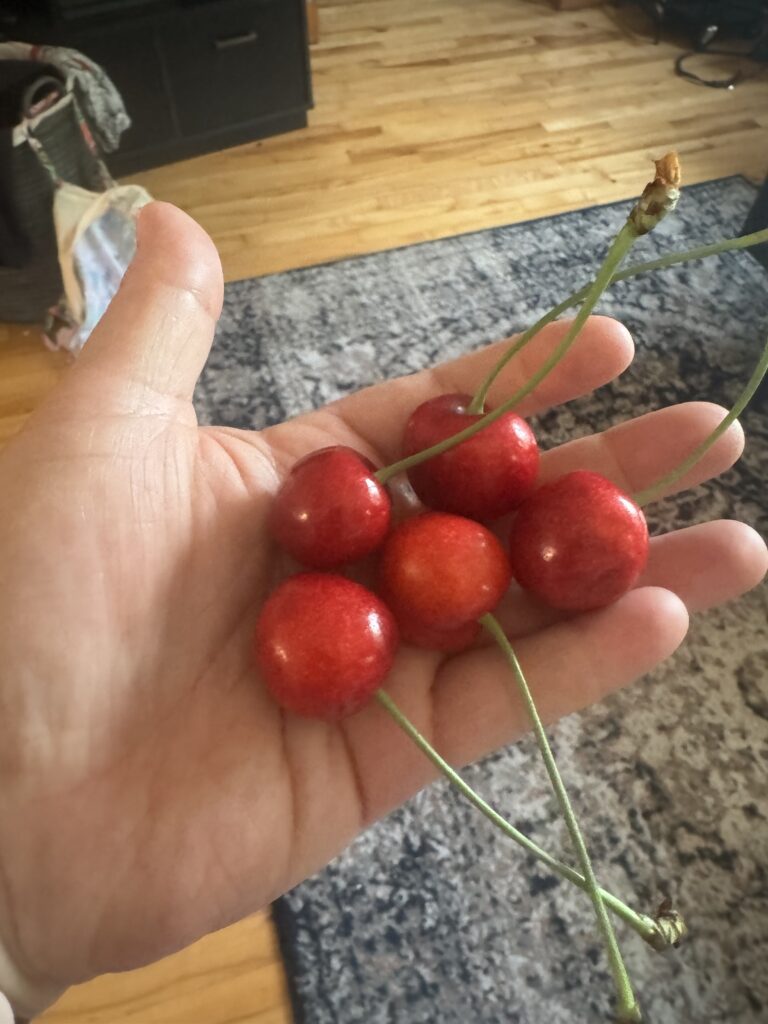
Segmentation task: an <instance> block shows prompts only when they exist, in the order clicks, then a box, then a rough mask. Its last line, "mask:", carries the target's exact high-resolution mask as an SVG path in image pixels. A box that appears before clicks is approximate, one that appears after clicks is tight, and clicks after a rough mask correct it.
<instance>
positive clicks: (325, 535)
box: [270, 445, 392, 569]
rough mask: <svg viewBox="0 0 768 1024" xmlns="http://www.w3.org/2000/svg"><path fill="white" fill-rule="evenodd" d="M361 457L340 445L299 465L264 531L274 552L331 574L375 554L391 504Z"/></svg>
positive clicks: (386, 527) (278, 497)
mask: <svg viewBox="0 0 768 1024" xmlns="http://www.w3.org/2000/svg"><path fill="white" fill-rule="evenodd" d="M374 472H375V469H374V466H373V464H372V463H371V462H369V461H368V459H366V458H365V457H364V456H362V455H360V454H359V453H358V452H356V451H354V450H353V449H352V448H346V447H344V446H342V445H338V446H336V447H331V448H321V449H320V450H319V451H316V452H312V454H311V455H307V456H305V458H303V459H300V460H299V461H298V462H297V463H296V465H295V466H294V467H293V468H292V469H291V471H290V473H289V474H288V476H287V477H286V478H285V480H284V481H283V484H282V486H281V487H280V490H279V491H278V492H277V495H276V496H275V500H274V503H273V505H272V510H271V513H270V530H271V533H272V536H273V537H274V538H275V540H276V541H277V543H278V544H279V545H280V547H281V548H282V549H283V550H284V551H287V552H288V554H290V555H293V557H294V558H295V559H296V561H297V562H301V563H302V565H307V566H310V567H311V568H313V569H333V568H336V567H337V566H340V565H343V564H344V563H346V562H354V561H355V560H356V559H358V558H363V557H364V556H365V555H368V554H370V553H371V552H372V551H375V550H376V548H378V547H379V546H380V545H381V543H382V542H383V540H384V538H385V537H386V535H387V532H388V531H389V525H390V519H391V514H392V503H391V501H390V498H389V494H388V493H387V490H386V488H385V487H383V486H382V484H380V483H379V481H378V480H377V479H376V477H375V476H374Z"/></svg>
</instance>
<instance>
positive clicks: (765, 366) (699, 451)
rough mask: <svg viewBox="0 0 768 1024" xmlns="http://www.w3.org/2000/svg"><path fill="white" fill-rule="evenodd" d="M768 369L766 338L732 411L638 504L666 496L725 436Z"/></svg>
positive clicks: (641, 493) (640, 497)
mask: <svg viewBox="0 0 768 1024" xmlns="http://www.w3.org/2000/svg"><path fill="white" fill-rule="evenodd" d="M767 371H768V339H766V342H765V346H764V347H763V353H762V355H761V356H760V360H759V361H758V364H757V366H756V367H755V370H754V373H753V374H752V376H751V377H750V378H749V381H748V382H747V385H746V387H745V388H744V390H743V391H742V392H741V394H740V395H739V397H738V398H737V399H736V402H735V403H734V405H733V407H732V408H731V411H730V412H729V413H728V415H727V416H726V417H725V418H724V419H723V420H722V421H721V422H720V423H719V424H718V425H717V426H716V427H715V429H714V430H713V431H712V433H711V434H709V435H708V436H707V437H706V438H705V439H704V440H703V441H702V442H701V444H700V445H698V446H697V447H696V448H694V449H693V451H692V452H691V454H690V455H689V456H688V458H686V459H683V461H682V462H681V463H680V465H679V466H677V467H676V468H675V469H672V470H670V472H669V473H667V474H665V475H664V476H663V477H661V479H659V480H657V481H656V483H654V484H651V486H650V487H646V488H645V490H642V491H639V492H638V493H637V494H634V495H633V496H632V498H633V500H634V501H635V502H636V503H637V504H638V505H647V504H648V503H649V502H651V501H656V499H657V498H661V497H663V496H664V492H665V491H666V490H667V488H669V487H672V486H673V485H674V484H676V483H677V482H678V480H680V479H681V478H682V477H684V476H685V475H686V473H688V472H690V470H691V469H693V467H694V466H695V465H696V463H697V462H698V461H699V460H700V459H702V458H703V457H704V456H705V455H706V453H707V452H708V451H709V449H710V448H711V447H712V445H713V444H714V443H715V442H716V441H717V440H718V439H719V438H720V437H722V436H723V434H724V433H725V432H726V430H727V429H728V428H729V427H730V425H731V424H732V423H733V421H734V420H735V419H737V418H738V417H739V416H740V415H741V414H742V412H743V411H744V409H745V408H746V407H747V405H748V404H749V402H750V400H751V399H752V396H753V395H754V393H755V392H756V391H757V389H758V387H759V386H760V381H761V380H762V379H763V377H764V376H765V374H766V372H767Z"/></svg>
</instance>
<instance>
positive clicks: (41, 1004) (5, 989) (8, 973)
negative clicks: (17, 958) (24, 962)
mask: <svg viewBox="0 0 768 1024" xmlns="http://www.w3.org/2000/svg"><path fill="white" fill-rule="evenodd" d="M63 991H64V989H63V988H61V987H60V986H57V985H50V984H45V985H44V984H40V983H35V982H33V981H31V980H30V979H29V978H27V977H25V976H24V974H23V973H22V972H21V971H20V970H19V969H18V968H17V967H16V965H15V964H14V962H13V961H12V960H11V957H10V955H9V953H8V951H7V950H6V949H5V947H4V945H3V942H2V939H0V1024H6V1018H7V1019H8V1020H9V1021H10V1022H11V1024H13V1022H14V1020H15V1022H16V1024H24V1022H25V1021H27V1020H30V1021H31V1020H32V1018H33V1017H35V1016H37V1015H38V1014H40V1013H42V1012H43V1010H47V1009H48V1007H49V1006H51V1005H52V1004H53V1003H55V1002H56V1000H57V999H58V998H59V996H60V995H61V994H62V992H63ZM3 997H4V998H3ZM4 1001H5V1002H6V1003H7V1004H9V1006H10V1010H11V1011H12V1014H13V1015H12V1016H10V1015H9V1012H8V1011H7V1010H6V1008H5V1007H4V1005H3V1002H4ZM4 1014H5V1016H4Z"/></svg>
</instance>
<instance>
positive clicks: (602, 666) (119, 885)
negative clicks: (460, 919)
mask: <svg viewBox="0 0 768 1024" xmlns="http://www.w3.org/2000/svg"><path fill="white" fill-rule="evenodd" d="M220 302H221V278H220V269H219V264H218V258H217V256H216V253H215V250H214V249H213V246H212V245H211V243H210V241H209V240H208V239H207V237H206V236H205V235H204V234H203V233H202V231H201V230H200V229H199V228H198V227H197V226H196V225H195V224H194V223H193V222H191V221H190V220H189V219H188V218H186V217H185V216H184V215H183V214H181V213H180V212H179V211H177V210H174V209H173V208H172V207H167V206H163V205H162V204H153V205H152V206H150V207H148V208H147V209H146V210H145V211H144V212H143V214H142V217H141V221H140V246H139V254H138V256H137V258H136V260H135V262H134V265H133V266H132V268H131V270H130V271H129V274H128V275H127V277H126V280H125V282H124V285H123V287H122V289H121V292H120V294H119V296H118V297H117V298H116V300H115V302H114V303H113V305H112V307H111V308H110V310H109V311H108V313H107V315H106V316H105V318H104V320H103V321H102V324H101V325H100V327H99V330H98V332H97V334H96V335H94V337H93V338H92V339H91V341H90V342H89V344H88V346H87V347H86V349H85V351H84V353H83V355H82V357H81V358H80V360H79V361H78V363H77V364H76V365H75V366H74V367H73V368H72V369H71V370H70V371H69V372H68V374H67V375H66V378H65V379H64V381H63V382H62V383H61V385H60V386H59V388H58V389H57V390H56V391H55V392H54V394H53V395H52V396H51V397H50V399H49V400H48V401H47V403H46V404H45V405H44V406H43V407H42V408H41V409H40V410H38V412H37V413H36V414H35V416H34V417H33V418H32V420H31V421H30V423H29V424H28V426H27V428H26V429H25V431H24V432H23V433H22V434H21V435H20V436H19V437H18V438H17V439H16V440H15V441H14V442H13V443H12V444H10V445H9V446H8V447H7V448H6V450H5V451H4V452H2V454H0V565H2V567H3V593H2V596H0V603H1V605H2V607H1V609H0V611H1V612H2V614H0V666H1V667H0V710H1V712H2V717H1V719H0V944H2V945H4V946H5V947H6V950H7V951H8V952H9V953H10V955H11V957H12V959H13V960H14V961H15V963H16V966H17V967H18V968H19V969H20V971H21V972H22V973H23V974H24V975H25V976H26V979H27V980H28V982H29V983H30V985H31V986H32V988H33V989H34V990H35V991H36V992H37V993H39V997H40V999H41V1000H44V999H45V998H46V997H52V995H53V994H54V993H55V991H56V990H57V989H60V988H62V987H64V986H66V985H67V984H69V983H72V982H74V981H79V980H82V979H85V978H86V977H88V976H90V975H92V974H95V973H99V972H103V971H107V970H117V969H123V968H128V967H133V966H136V965H139V964H141V963H144V962H147V961H149V960H152V959H155V958H157V957H159V956H161V955H164V954H165V953H168V952H170V951H172V950H174V949H176V948H178V947H180V946H182V945H184V944H186V943H188V942H190V941H192V940H193V939H194V938H196V937H197V936H199V935H201V934H202V933H204V932H206V931H209V930H212V929H214V928H217V927H220V926H222V925H224V924H227V923H229V922H231V921H233V920H235V919H237V918H239V917H241V916H243V915H244V914H246V913H249V912H251V911H253V910H255V909H256V908H258V907H259V906H262V905H264V904H265V903H267V902H268V901H270V900H271V899H273V898H274V897H275V896H277V895H278V894H279V893H280V892H282V891H284V890H285V889H286V888H288V887H290V886H292V885H294V884H295V883H297V882H298V881H300V880H301V879H302V878H304V877H306V876H307V875H309V874H311V873H312V872H313V871H315V870H317V869H318V868H320V867H321V866H322V865H323V864H324V863H326V862H327V860H328V859H329V858H330V857H332V856H333V855H334V854H335V853H337V852H338V851H339V850H341V849H342V848H343V847H344V846H345V845H346V844H347V843H348V842H349V841H350V839H351V838H352V837H353V836H354V835H355V834H356V833H357V832H358V831H359V830H360V829H361V828H362V827H364V826H365V825H366V824H367V823H369V822H370V821H372V820H374V819H375V818H376V817H378V816H380V815H381V814H383V813H385V812H386V811H388V810H390V809H391V808H392V807H394V806H395V805H396V804H397V803H399V802H400V801H402V800H403V799H405V798H406V797H407V796H408V795H409V794H411V793H412V792H414V791H415V790H416V789H417V788H418V787H420V786H422V785H423V784H424V783H425V782H426V781H428V779H429V778H430V767H429V765H428V763H427V762H426V761H425V760H424V759H423V757H422V755H421V754H420V753H419V752H418V751H416V750H415V749H412V748H411V747H410V746H409V742H408V741H407V739H405V737H403V736H402V735H401V734H399V733H398V731H397V729H396V727H395V726H394V724H393V723H392V722H391V721H390V720H389V719H388V718H387V717H386V715H385V713H384V712H383V710H382V709H381V708H379V707H378V706H376V705H374V706H371V707H369V708H367V709H366V710H364V711H363V712H361V713H360V714H358V715H356V716H353V717H352V718H350V719H348V720H346V721H345V722H343V723H342V724H340V725H329V724H326V723H322V722H318V721H311V720H304V719H300V718H297V717H294V716H291V715H288V714H283V713H282V712H281V711H280V709H279V708H277V707H276V706H275V705H274V703H273V702H272V700H271V698H270V697H269V695H268V694H267V692H266V690H265V689H264V687H263V685H262V684H261V682H260V681H259V679H258V678H257V676H256V675H255V672H254V669H253V666H252V661H251V657H250V636H251V633H252V630H253V625H254V621H255V618H256V615H257V612H258V608H259V605H260V603H261V601H262V600H263V599H264V597H265V595H266V594H267V593H268V591H269V590H270V588H271V587H272V586H273V585H274V583H275V581H276V580H277V579H279V578H280V577H281V575H282V574H284V573H285V572H286V571H288V570H289V569H290V567H289V566H288V564H287V563H286V562H285V561H284V560H283V559H282V557H281V556H280V555H279V553H277V552H276V551H275V550H274V548H273V546H272V545H271V543H270V540H269V537H268V536H267V533H266V530H265V515H266V511H267V509H268V507H269V503H270V501H271V498H272V496H273V495H274V493H275V490H276V488H277V487H278V485H279V482H280V480H281V478H282V476H283V475H284V473H285V472H286V470H287V468H288V467H290V465H291V464H292V463H293V461H295V459H296V458H297V457H299V456H301V455H303V454H305V453H306V452H308V451H311V450H313V449H316V448H319V447H322V446H323V445H327V444H332V443H343V444H349V445H352V446H353V447H355V448H357V449H359V450H361V451H363V452H364V453H366V454H367V455H369V456H370V457H371V458H373V459H375V460H376V461H378V462H379V463H383V462H386V461H391V460H392V459H393V457H395V456H396V454H397V446H398V434H399V432H400V430H401V429H402V425H403V423H404V420H405V418H406V416H407V414H408V413H409V411H410V410H411V409H412V408H413V407H414V406H415V405H416V404H418V402H419V401H421V400H423V399H424V398H426V397H428V396H430V395H432V394H435V393H438V392H440V391H445V390H451V391H455V390H463V391H471V390H472V389H473V387H474V386H475V385H476V384H477V383H478V382H479V380H480V379H481V377H482V376H483V375H484V373H485V372H486V370H487V369H488V368H489V366H490V365H491V364H492V363H493V362H494V361H495V359H496V358H497V357H498V351H497V350H494V349H493V348H491V349H488V350H485V351H483V352H479V353H476V354H473V355H471V356H468V357H466V358H464V359H462V360H459V361H457V362H455V363H453V364H448V365H445V366H443V367H440V368H439V369H437V370H431V371H426V372H424V373H422V374H418V375H415V376H413V377H409V378H404V379H402V380H399V381H393V382H390V383H387V384H383V385H380V386H378V387H376V388H372V389H369V390H368V391H365V392H362V393H360V394H358V395H356V396H353V397H351V398H348V399H345V400H344V401H343V402H340V403H337V404H335V405H333V406H329V407H327V408H325V409H323V410H320V411H319V412H315V413H312V414H309V415H307V416H304V417H301V418H299V419H296V420H293V421H291V422H289V423H286V424H284V425H281V426H279V427H275V428H272V429H270V430H266V431H264V432H262V433H261V434H255V433H248V432H244V431H236V430H229V429H216V428H199V427H198V425H197V421H196V419H195V415H194V411H193V409H192V405H191V401H190V398H191V393H192V389H193V387H194V383H195V380H196V378H197V375H198V373H199V371H200V369H201V367H202V364H203V362H204V361H205V358H206V356H207V352H208V348H209V346H210V342H211V338H212V335H213V328H214V323H215V318H216V316H217V315H218V310H219V306H220ZM561 332H562V328H561V327H560V326H559V325H554V326H553V327H552V328H551V329H550V330H549V331H548V332H545V333H544V334H543V335H542V336H541V337H540V340H539V341H538V342H537V343H535V344H533V345H532V346H531V347H530V348H529V349H528V350H526V352H525V353H523V356H524V358H522V357H521V358H520V359H519V360H518V361H517V362H516V363H514V362H513V365H512V366H511V367H510V369H509V371H508V373H507V374H506V376H505V377H504V378H503V379H502V380H501V381H500V382H499V384H498V388H497V394H499V395H500V394H503V393H504V392H508V391H509V389H510V388H511V387H512V384H513V381H515V380H518V381H519V380H520V378H521V377H524V376H527V375H528V374H530V372H531V370H532V368H533V367H535V366H536V365H537V364H539V363H540V362H541V361H542V360H543V359H544V358H545V357H546V355H547V353H548V352H549V351H551V348H552V345H553V344H555V343H556V341H557V339H558V338H559V337H561V336H562V333H561ZM631 356H632V346H631V341H630V339H629V337H628V336H627V334H626V332H625V331H624V330H623V329H622V328H621V327H620V326H619V325H617V324H615V323H613V322H612V321H608V320H602V319H594V320H592V321H591V322H590V324H589V326H588V328H587V329H586V330H585V331H584V333H583V336H582V338H581V339H580V341H579V343H578V344H577V345H576V347H575V348H574V350H573V351H572V353H571V354H570V356H569V357H568V358H567V359H566V360H565V361H564V363H563V364H561V366H560V368H559V369H558V371H557V372H556V373H555V374H554V375H553V377H552V378H550V379H549V380H548V381H546V382H545V383H544V384H543V385H542V387H540V388H539V390H538V392H537V393H536V394H535V395H534V396H532V400H531V401H530V402H529V403H528V405H527V407H526V408H525V409H524V410H522V411H523V412H525V413H530V412H532V411H535V410H537V409H540V408H542V407H545V406H548V405H551V404H553V403H556V402H561V401H564V400H567V399H569V398H572V397H574V396H576V395H578V394H583V393H585V392H588V391H589V390H591V389H592V388H594V387H596V386H598V385H600V384H602V383H605V382H606V381H608V380H610V379H611V378H612V377H613V376H615V375H616V374H617V373H619V372H620V371H621V370H622V369H623V368H624V367H625V366H626V365H627V364H628V362H629V361H630V359H631ZM721 415H722V412H721V411H719V410H717V409H716V408H715V407H712V406H708V405H702V404H692V405H687V406H682V407H677V408H675V409H669V410H665V411H663V412H660V413H657V414H654V415H652V416H650V417H645V418H644V419H643V420H638V421H634V422H632V423H629V424H626V425H624V426H622V427H620V428H616V429H614V430H611V431H608V432H607V433H605V434H603V435H595V436H593V437H592V438H589V439H585V440H580V441H575V442H573V443H571V444H569V445H566V446H564V447H562V448H560V449H557V450H554V451H552V452H549V453H548V454H547V455H546V456H545V458H544V462H543V474H544V475H545V476H547V477H549V476H552V475H556V474H558V473H561V472H563V471H565V470H567V469H569V468H573V467H576V466H581V467H587V468H591V469H596V470H598V471H601V472H604V473H605V474H606V475H608V476H610V477H612V478H613V479H615V480H616V481H617V482H619V483H620V484H622V485H623V486H625V487H627V488H629V489H631V490H635V489H637V488H640V487H643V486H645V485H647V484H648V483H649V482H651V480H653V479H654V478H655V477H656V476H658V475H659V474H660V473H662V472H663V471H664V470H666V469H668V468H670V467H671V466H672V465H674V464H675V463H676V462H677V461H679V459H680V457H681V456H682V454H683V453H685V452H687V451H688V450H689V449H690V447H691V446H692V445H693V444H695V443H696V442H697V441H698V440H700V439H701V437H702V436H703V435H704V434H706V433H707V432H708V431H709V430H710V429H711V427H712V425H713V423H714V422H716V421H717V419H718V418H719V417H720V416H721ZM740 447H741V435H740V432H739V430H738V428H733V429H732V430H731V431H730V432H729V433H728V434H726V435H725V437H724V438H723V439H722V440H721V441H720V443H719V444H718V445H717V446H716V447H715V448H714V449H713V450H712V451H711V452H710V454H709V456H708V458H707V459H706V460H705V463H704V464H703V465H701V466H699V467H698V468H697V470H696V471H695V476H694V477H692V478H691V479H689V481H687V483H692V482H695V481H698V480H701V479H704V478H706V477H707V476H710V475H712V474H714V473H717V472H720V471H721V470H723V469H725V468H726V467H727V466H729V465H730V464H731V463H732V462H733V460H734V459H735V458H737V457H738V454H739V451H740ZM764 569H765V549H764V546H763V545H762V542H761V541H760V539H759V538H758V537H757V536H756V535H755V534H754V533H753V532H752V531H751V530H749V529H748V528H747V527H745V526H742V525H740V524H736V523H724V522H723V523H713V524H707V525H703V526H699V527H694V528H691V529H689V530H685V531H681V532H680V533H678V534H673V535H671V536H669V537H665V538H660V539H658V540H656V541H654V544H653V550H652V555H651V559H650V562H649V566H648V569H647V571H646V574H645V577H644V578H643V580H642V581H641V583H642V584H643V585H642V587H639V588H638V589H637V590H635V591H634V592H633V593H631V594H629V595H627V596H626V597H625V598H624V599H622V600H621V601H619V602H618V603H617V604H615V605H614V606H612V607H610V608H608V609H606V610H604V611H601V612H597V613H592V614H588V615H583V616H580V617H577V618H574V619H570V620H558V619H557V618H556V617H555V616H553V615H552V614H551V613H547V612H546V611H545V610H544V609H543V608H541V607H539V606H536V605H534V604H533V603H531V602H529V601H528V600H527V599H526V598H524V596H523V595H522V594H520V593H519V592H518V593H514V592H513V593H512V594H510V596H509V599H508V601H507V604H506V605H505V607H504V609H503V610H502V612H501V614H502V617H503V619H504V621H505V623H506V625H507V627H508V629H509V631H510V634H511V635H515V636H517V637H519V643H518V649H519V653H520V656H521V660H522V661H523V663H524V664H525V666H526V668H527V671H528V674H529V678H530V680H531V683H532V685H533V687H534V688H535V690H536V692H537V695H538V699H539V702H540V706H541V708H542V712H543V714H544V715H545V717H547V718H548V719H550V720H551V719H554V718H556V717H558V716H560V715H563V714H566V713H568V712H570V711H572V710H575V709H576V708H579V707H582V706H584V705H586V704H588V703H590V702H592V701H594V700H596V699H598V698H599V697H600V696H602V695H604V694H605V693H607V692H609V691H610V690H612V689H614V688H616V687H617V686H620V685H623V684H625V683H627V682H629V681H631V680H632V679H634V678H636V677H638V676H639V675H641V674H643V673H644V672H646V671H647V670H649V669H650V668H652V667H653V666H654V665H655V664H657V663H658V662H659V661H660V660H662V659H663V658H665V657H666V656H668V655H669V654H670V653H671V652H672V651H673V650H674V648H675V647H676V646H677V645H678V643H679V642H680V641H681V639H682V638H683V636H684V634H685V631H686V627H687V609H691V608H692V609H696V608H702V607H706V606H708V605H710V604H713V603H716V602H718V601H721V600H725V599H727V598H729V597H732V596H734V595H736V594H738V593H740V592H742V591H743V590H745V589H747V588H748V587H750V586H752V585H754V584H755V583H756V582H757V581H758V579H759V578H760V577H761V576H762V573H763V572H764ZM387 688H388V689H389V690H390V692H391V693H392V694H393V696H394V697H395V699H396V700H397V701H398V702H399V703H400V704H401V705H402V706H403V708H404V709H405V710H406V711H407V713H408V714H409V715H410V716H411V717H412V719H413V720H414V721H415V722H416V723H417V724H418V725H419V726H420V727H421V728H422V729H423V730H424V731H425V732H426V733H427V734H428V735H430V736H431V738H432V739H433V741H434V742H435V744H436V745H437V747H438V749H440V750H441V751H442V752H443V753H444V754H445V755H446V756H447V757H448V758H449V759H450V760H452V761H454V762H456V763H462V762H465V761H467V760H470V759H472V758H475V757H477V756H479V755H480V754H481V753H483V752H485V751H487V750H489V749H491V748H493V747H494V746H497V745H499V744H501V743H503V742H505V741H508V740H510V739H512V738H514V737H515V736H516V735H518V734H520V733H521V732H522V731H524V730H525V729H526V727H527V723H526V721H525V719H524V715H523V713H522V709H521V708H520V707H519V705H518V704H517V703H516V701H515V699H514V698H513V697H512V696H511V695H510V690H509V685H508V675H507V670H506V669H505V667H504V664H503V662H502V660H501V659H500V657H499V656H498V655H497V654H496V653H495V651H494V650H493V649H492V648H490V647H488V648H483V649H479V650H475V651H472V652H469V653H465V654H462V655H458V656H452V657H446V656H439V655H437V654H433V653H431V652H427V651H417V650H414V649H408V648H404V649H402V650H401V652H400V654H399V655H398V658H397V661H396V664H395V668H394V670H393V672H392V674H391V676H390V678H389V680H388V681H387Z"/></svg>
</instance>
